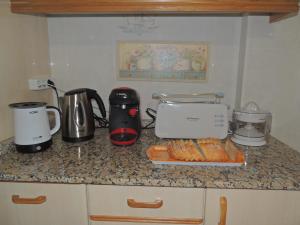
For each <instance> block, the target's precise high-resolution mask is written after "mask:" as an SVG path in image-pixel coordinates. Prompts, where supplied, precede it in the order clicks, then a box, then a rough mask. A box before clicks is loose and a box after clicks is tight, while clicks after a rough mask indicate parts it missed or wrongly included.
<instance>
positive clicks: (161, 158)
mask: <svg viewBox="0 0 300 225" xmlns="http://www.w3.org/2000/svg"><path fill="white" fill-rule="evenodd" d="M146 154H147V156H148V159H149V160H150V161H151V162H152V163H153V164H157V165H181V166H220V167H240V166H243V165H244V164H245V162H207V161H202V162H187V161H180V160H176V159H173V158H172V157H171V156H170V155H169V153H168V150H167V148H163V147H162V146H160V145H152V146H150V147H149V148H148V149H147V150H146Z"/></svg>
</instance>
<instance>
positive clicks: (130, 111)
mask: <svg viewBox="0 0 300 225" xmlns="http://www.w3.org/2000/svg"><path fill="white" fill-rule="evenodd" d="M128 114H129V116H131V117H135V116H136V114H137V109H136V108H132V109H129V111H128Z"/></svg>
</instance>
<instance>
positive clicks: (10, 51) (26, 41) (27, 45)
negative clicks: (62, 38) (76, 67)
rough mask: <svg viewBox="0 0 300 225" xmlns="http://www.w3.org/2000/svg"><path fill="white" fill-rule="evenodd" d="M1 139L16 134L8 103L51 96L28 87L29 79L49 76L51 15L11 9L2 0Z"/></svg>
mask: <svg viewBox="0 0 300 225" xmlns="http://www.w3.org/2000/svg"><path fill="white" fill-rule="evenodd" d="M0 30H1V31H0V79H1V81H0V140H3V139H6V138H9V137H11V136H13V123H12V112H11V110H10V109H9V107H8V104H10V103H13V102H20V101H46V102H49V101H50V100H51V95H50V91H40V92H33V91H29V90H28V83H27V79H28V78H30V77H35V76H37V77H41V76H48V75H49V74H50V68H49V63H48V62H49V52H48V29H47V18H45V17H40V16H29V15H18V14H12V13H11V12H10V4H9V1H8V0H7V1H6V0H0Z"/></svg>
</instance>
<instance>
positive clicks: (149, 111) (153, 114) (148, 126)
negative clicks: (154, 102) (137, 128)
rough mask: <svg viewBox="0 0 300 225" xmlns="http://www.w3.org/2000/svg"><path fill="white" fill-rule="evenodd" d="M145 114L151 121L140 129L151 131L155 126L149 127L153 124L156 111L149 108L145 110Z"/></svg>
mask: <svg viewBox="0 0 300 225" xmlns="http://www.w3.org/2000/svg"><path fill="white" fill-rule="evenodd" d="M146 113H147V115H148V116H149V117H150V118H151V119H152V120H151V122H150V123H148V124H147V125H146V126H144V127H142V129H153V128H154V127H155V126H151V125H152V124H154V123H155V120H156V114H157V111H156V110H154V109H151V108H147V109H146Z"/></svg>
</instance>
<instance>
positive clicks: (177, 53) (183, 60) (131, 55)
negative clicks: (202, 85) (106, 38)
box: [117, 41, 209, 82]
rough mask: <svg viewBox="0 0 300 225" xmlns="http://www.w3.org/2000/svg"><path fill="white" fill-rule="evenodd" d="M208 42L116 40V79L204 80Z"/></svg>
mask: <svg viewBox="0 0 300 225" xmlns="http://www.w3.org/2000/svg"><path fill="white" fill-rule="evenodd" d="M208 61H209V44H208V43H207V42H140V41H119V42H118V47H117V65H118V70H117V71H118V72H117V73H118V74H117V79H118V80H133V81H138V80H140V81H171V82H173V81H174V82H206V81H207V78H208V67H209V66H208V65H209V64H208Z"/></svg>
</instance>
